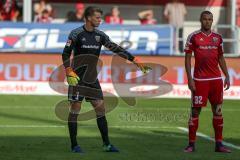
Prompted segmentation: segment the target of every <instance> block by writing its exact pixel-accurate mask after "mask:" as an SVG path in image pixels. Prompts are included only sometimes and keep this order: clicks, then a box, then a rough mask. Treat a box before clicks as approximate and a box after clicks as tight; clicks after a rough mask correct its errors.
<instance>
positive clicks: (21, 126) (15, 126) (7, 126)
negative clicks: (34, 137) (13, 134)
mask: <svg viewBox="0 0 240 160" xmlns="http://www.w3.org/2000/svg"><path fill="white" fill-rule="evenodd" d="M0 128H65V126H57V125H0Z"/></svg>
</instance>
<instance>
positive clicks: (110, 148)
mask: <svg viewBox="0 0 240 160" xmlns="http://www.w3.org/2000/svg"><path fill="white" fill-rule="evenodd" d="M103 151H105V152H119V150H118V149H117V148H116V147H115V146H114V145H112V144H109V145H105V144H104V145H103Z"/></svg>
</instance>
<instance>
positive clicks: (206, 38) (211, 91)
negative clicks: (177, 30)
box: [184, 11, 231, 153]
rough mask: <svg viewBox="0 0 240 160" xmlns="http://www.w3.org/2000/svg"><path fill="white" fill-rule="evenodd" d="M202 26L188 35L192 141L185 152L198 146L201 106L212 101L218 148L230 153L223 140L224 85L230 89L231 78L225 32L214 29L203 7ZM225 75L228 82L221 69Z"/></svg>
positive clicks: (190, 140)
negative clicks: (192, 69)
mask: <svg viewBox="0 0 240 160" xmlns="http://www.w3.org/2000/svg"><path fill="white" fill-rule="evenodd" d="M200 22H201V29H200V30H199V31H195V32H193V33H192V34H190V35H189V36H188V39H187V42H186V47H185V53H186V54H185V68H186V73H187V77H188V87H189V89H190V90H191V92H192V107H191V116H190V119H189V122H188V127H189V145H188V146H187V147H186V148H185V150H184V152H193V151H194V150H195V141H196V132H197V129H198V119H199V118H198V117H199V114H200V112H201V108H202V107H205V106H206V105H207V100H209V101H210V103H211V106H212V112H213V121H212V122H213V128H214V131H215V143H216V147H215V151H216V152H224V153H230V152H231V151H230V150H229V149H227V148H226V147H225V146H224V145H223V144H222V139H223V137H222V131H223V117H222V112H221V108H222V102H223V86H224V87H225V90H227V89H229V87H230V81H229V75H228V71H227V66H226V62H225V60H224V57H223V40H222V37H221V35H219V34H218V33H214V32H212V31H211V26H212V22H213V14H212V13H211V12H209V11H203V12H202V13H201V16H200ZM192 52H193V53H194V57H195V66H194V75H193V77H192V75H191V56H192ZM219 66H220V68H221V70H222V72H223V73H224V75H225V80H224V84H223V81H222V77H221V72H220V69H219Z"/></svg>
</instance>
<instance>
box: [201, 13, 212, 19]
mask: <svg viewBox="0 0 240 160" xmlns="http://www.w3.org/2000/svg"><path fill="white" fill-rule="evenodd" d="M204 14H211V15H213V14H212V12H210V11H202V13H201V14H200V20H201V19H202V16H203V15H204Z"/></svg>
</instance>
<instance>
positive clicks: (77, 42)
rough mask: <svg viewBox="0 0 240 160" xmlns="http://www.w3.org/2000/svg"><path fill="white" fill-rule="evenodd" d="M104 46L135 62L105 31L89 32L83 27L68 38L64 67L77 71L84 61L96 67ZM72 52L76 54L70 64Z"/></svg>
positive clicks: (63, 57)
mask: <svg viewBox="0 0 240 160" xmlns="http://www.w3.org/2000/svg"><path fill="white" fill-rule="evenodd" d="M102 45H104V46H105V47H106V48H108V49H110V50H111V51H113V52H114V53H117V54H118V55H119V56H121V57H123V58H125V59H128V60H129V61H133V59H134V57H133V56H132V55H131V54H130V53H129V52H127V51H126V50H125V49H123V48H122V47H120V46H119V45H117V44H115V43H114V42H112V41H111V40H110V39H109V37H108V36H107V35H106V34H105V33H104V32H103V31H100V30H98V29H95V30H94V31H92V32H89V31H87V30H86V29H85V27H84V25H83V26H81V27H79V28H76V29H74V30H72V31H71V33H70V34H69V36H68V40H67V42H66V45H65V47H64V50H63V53H62V60H63V63H64V66H65V67H70V66H71V67H72V68H73V69H74V70H75V71H76V68H79V67H80V66H79V65H84V64H83V62H82V61H84V60H85V62H84V63H91V66H96V63H97V60H98V57H99V54H100V51H101V47H102ZM72 51H73V53H74V54H73V60H72V61H71V62H70V60H69V59H70V56H71V53H72ZM79 56H80V57H79ZM78 57H79V58H78ZM83 57H85V58H83ZM86 57H91V58H90V59H91V60H90V61H88V60H87V61H86V59H88V58H86ZM93 57H96V58H93ZM94 59H95V60H94ZM80 61H81V62H80ZM87 65H89V64H87ZM77 73H79V72H77Z"/></svg>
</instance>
